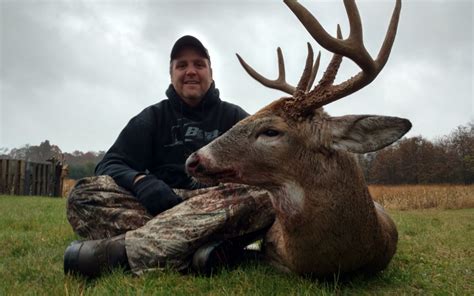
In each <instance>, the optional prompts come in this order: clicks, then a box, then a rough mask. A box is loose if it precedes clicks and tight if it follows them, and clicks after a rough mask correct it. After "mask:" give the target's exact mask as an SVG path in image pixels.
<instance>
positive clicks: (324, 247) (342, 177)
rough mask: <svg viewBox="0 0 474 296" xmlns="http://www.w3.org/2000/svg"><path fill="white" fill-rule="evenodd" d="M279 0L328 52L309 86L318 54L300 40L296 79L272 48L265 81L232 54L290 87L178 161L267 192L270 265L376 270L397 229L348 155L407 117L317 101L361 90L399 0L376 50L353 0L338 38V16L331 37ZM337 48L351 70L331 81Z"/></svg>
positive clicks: (399, 129) (406, 124)
mask: <svg viewBox="0 0 474 296" xmlns="http://www.w3.org/2000/svg"><path fill="white" fill-rule="evenodd" d="M284 3H285V4H286V5H287V6H288V7H289V9H290V10H291V11H292V12H293V13H294V15H296V17H297V18H298V19H299V21H300V22H301V23H302V24H303V26H304V27H305V28H306V30H307V31H308V32H309V33H310V35H311V36H312V38H314V40H315V41H316V42H317V43H319V44H320V45H321V46H322V47H323V48H325V49H326V50H328V51H329V52H331V53H333V56H332V58H331V60H330V62H329V64H328V66H327V69H326V71H325V72H324V74H323V75H322V78H321V79H320V81H319V83H318V84H317V85H315V86H314V88H312V85H313V82H314V80H315V77H316V73H317V71H318V67H319V64H320V57H321V53H319V55H318V57H317V59H316V61H314V52H313V50H312V47H311V45H310V44H309V43H308V54H307V58H306V64H305V67H304V71H303V74H302V75H301V78H300V80H299V82H298V84H297V86H296V87H295V86H292V85H290V84H288V83H287V82H286V78H285V68H284V60H283V55H282V51H281V49H280V48H278V49H277V56H278V65H279V75H278V78H277V79H275V80H270V79H267V78H265V77H264V76H262V75H261V74H259V73H258V72H256V71H255V70H254V69H253V68H252V67H251V66H249V65H248V64H247V63H246V62H245V61H244V60H243V59H242V58H241V57H240V55H238V54H237V58H238V60H239V61H240V63H241V65H242V66H243V68H244V69H245V70H246V72H247V73H248V74H249V75H250V76H251V77H253V78H254V79H256V80H257V81H258V82H260V83H261V84H263V85H264V86H266V87H269V88H272V89H277V90H281V91H283V92H285V93H287V94H289V95H290V96H285V97H282V98H280V99H277V100H275V101H273V102H272V103H270V104H269V105H267V106H265V107H263V108H262V109H260V110H259V111H257V112H256V113H254V114H253V115H251V116H249V117H247V118H245V119H243V120H242V121H240V122H239V123H237V124H236V125H234V127H232V128H231V129H230V130H228V131H227V132H226V133H224V134H223V135H221V136H220V137H218V138H217V139H215V140H214V141H213V142H211V143H209V144H208V145H207V146H204V147H202V148H201V149H199V150H197V151H195V152H194V153H193V154H191V155H190V156H189V157H188V159H187V160H186V164H185V166H186V170H187V172H188V174H190V175H191V176H193V177H194V178H195V179H197V180H198V181H199V182H203V183H210V184H215V183H216V182H226V183H240V184H248V185H251V186H258V187H260V188H263V189H266V190H267V191H268V192H269V193H270V198H271V202H272V207H273V209H274V211H275V216H276V218H275V221H274V223H273V225H272V226H271V227H270V229H269V230H268V231H267V233H266V235H265V238H264V240H263V244H264V246H263V249H264V251H265V257H266V258H267V259H268V261H269V262H270V263H271V264H272V265H274V266H276V267H277V268H278V269H280V270H282V271H285V272H292V273H296V274H301V275H304V274H310V275H315V276H328V275H329V276H331V275H334V274H349V273H354V272H356V273H357V272H366V273H377V272H380V271H382V270H384V269H385V268H386V267H387V266H388V264H389V262H390V261H391V259H392V257H393V256H394V254H395V252H396V249H397V242H398V232H397V228H396V225H395V223H394V221H393V220H392V219H391V217H390V216H389V215H388V214H387V212H385V211H384V209H383V207H382V206H381V205H379V204H378V203H376V202H374V201H373V199H372V197H371V196H370V193H369V190H368V187H367V184H366V182H365V179H364V176H363V173H362V171H361V168H360V166H359V164H358V162H357V160H356V158H355V154H361V153H367V152H372V151H376V150H379V149H382V148H383V147H386V146H388V145H390V144H392V143H393V142H395V141H397V140H398V139H399V138H401V137H402V136H403V135H404V134H405V133H407V132H408V131H409V130H410V128H411V123H410V121H409V120H407V119H404V118H398V117H390V116H377V115H346V116H339V117H331V116H330V115H329V114H327V113H326V112H325V111H324V110H323V106H325V105H327V104H329V103H332V102H334V101H336V100H339V99H341V98H344V97H347V96H348V95H350V94H352V93H354V92H356V91H358V90H360V89H362V88H363V87H365V86H366V85H368V84H369V83H371V82H372V81H373V80H374V79H375V78H376V77H377V75H378V74H379V73H380V71H381V70H382V68H383V67H384V65H385V64H386V62H387V60H388V57H389V55H390V52H391V48H392V45H393V43H394V40H395V35H396V31H397V27H398V20H399V16H400V10H401V1H400V0H396V3H395V8H394V10H393V13H392V16H391V20H390V23H389V26H388V29H387V33H386V36H385V39H384V42H383V44H382V46H381V49H380V51H379V53H378V56H377V58H376V59H373V58H372V57H371V56H370V54H369V53H368V52H367V50H366V49H365V46H364V44H363V40H362V39H363V38H362V23H361V19H360V15H359V12H358V8H357V6H356V4H355V1H354V0H344V6H345V9H346V12H347V15H348V19H349V25H350V34H349V36H348V37H347V38H346V39H343V37H342V33H341V28H340V26H339V25H338V26H337V37H332V36H331V35H330V34H329V33H327V32H326V30H325V29H324V28H323V27H322V25H321V24H320V23H319V22H318V20H317V19H316V18H315V17H314V16H313V14H312V13H311V12H309V11H308V10H307V9H306V8H305V7H304V6H302V5H301V4H299V3H298V2H297V1H295V0H285V1H284ZM343 57H347V58H349V59H351V60H352V61H353V62H355V63H356V64H357V65H358V67H359V68H360V70H361V71H360V72H359V73H358V74H356V75H355V76H353V77H351V78H349V79H347V80H346V81H344V82H342V83H340V84H334V80H335V77H336V74H337V71H338V69H339V66H340V64H341V62H342V59H343Z"/></svg>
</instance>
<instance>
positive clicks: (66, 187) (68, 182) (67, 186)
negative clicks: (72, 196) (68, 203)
mask: <svg viewBox="0 0 474 296" xmlns="http://www.w3.org/2000/svg"><path fill="white" fill-rule="evenodd" d="M74 185H76V180H74V179H64V181H63V194H62V197H68V196H69V193H70V192H71V190H72V188H73V187H74Z"/></svg>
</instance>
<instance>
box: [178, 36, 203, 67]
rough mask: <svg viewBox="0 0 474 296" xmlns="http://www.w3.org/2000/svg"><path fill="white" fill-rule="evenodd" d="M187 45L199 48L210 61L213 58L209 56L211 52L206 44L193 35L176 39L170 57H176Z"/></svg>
mask: <svg viewBox="0 0 474 296" xmlns="http://www.w3.org/2000/svg"><path fill="white" fill-rule="evenodd" d="M186 47H193V48H195V49H197V50H198V51H199V53H201V55H202V56H203V57H205V58H206V59H208V60H209V61H210V60H211V58H210V57H209V52H208V51H207V49H206V48H205V47H204V45H202V43H201V41H199V39H197V38H196V37H193V36H191V35H185V36H183V37H181V38H179V39H178V40H176V42H175V44H174V45H173V48H172V49H171V54H170V59H171V60H173V59H175V58H176V56H177V55H178V53H179V52H180V51H181V50H182V49H183V48H186Z"/></svg>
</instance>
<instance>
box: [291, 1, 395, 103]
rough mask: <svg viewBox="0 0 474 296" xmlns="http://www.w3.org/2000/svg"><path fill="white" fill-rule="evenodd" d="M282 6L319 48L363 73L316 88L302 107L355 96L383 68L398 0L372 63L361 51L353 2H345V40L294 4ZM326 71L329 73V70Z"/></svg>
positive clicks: (292, 2)
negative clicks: (292, 14) (351, 95)
mask: <svg viewBox="0 0 474 296" xmlns="http://www.w3.org/2000/svg"><path fill="white" fill-rule="evenodd" d="M284 2H285V3H286V5H287V6H288V7H289V8H290V9H291V10H292V11H293V13H294V14H295V15H296V16H297V17H298V19H299V20H300V21H301V23H302V24H303V25H304V26H305V28H306V30H307V31H308V32H309V33H310V34H311V36H313V38H314V39H315V40H316V41H317V42H318V43H319V44H320V45H321V46H322V47H324V48H325V49H327V50H329V51H331V52H334V53H335V54H339V55H341V56H345V57H348V58H350V59H351V60H353V61H354V62H355V63H356V64H357V65H358V66H359V67H360V68H361V69H362V71H361V72H359V73H358V74H357V75H356V76H354V77H352V78H350V79H348V80H347V81H345V82H343V83H341V84H339V85H332V83H331V85H328V86H326V87H323V85H321V86H320V84H318V85H317V86H316V87H315V89H314V90H313V91H311V92H310V93H308V95H307V97H306V100H309V101H312V103H311V104H305V105H311V106H312V108H314V109H315V108H319V107H322V106H324V105H327V104H329V103H331V102H334V101H336V100H338V99H340V98H343V97H345V96H347V95H349V94H351V93H354V92H356V91H358V90H360V89H361V88H363V87H364V86H366V85H368V84H369V83H370V82H372V81H373V80H374V79H375V78H376V77H377V75H378V74H379V73H380V71H381V70H382V68H383V67H384V66H385V64H386V62H387V60H388V57H389V55H390V51H391V49H392V45H393V42H394V40H395V35H396V33H397V26H398V20H399V18H400V10H401V0H396V5H395V8H394V11H393V14H392V18H391V20H390V25H389V28H388V30H387V34H386V36H385V40H384V42H383V44H382V47H381V49H380V51H379V54H378V56H377V59H376V60H373V59H372V57H371V56H370V54H369V53H368V52H367V50H366V49H365V47H364V43H363V40H362V39H363V34H362V22H361V19H360V15H359V11H358V9H357V5H356V4H355V1H354V0H344V6H345V8H346V12H347V15H348V18H349V24H350V34H349V37H348V38H347V39H344V40H341V39H340V38H334V37H332V36H331V35H329V34H328V33H327V32H326V30H324V28H323V27H322V26H321V24H320V23H319V22H318V20H317V19H316V18H315V17H314V16H313V15H312V14H311V13H310V12H309V11H308V10H307V9H306V8H305V7H303V6H302V5H301V4H299V3H298V2H296V1H295V0H285V1H284ZM339 31H340V30H339V29H338V32H339ZM338 34H339V33H338ZM330 66H331V65H330ZM337 67H339V66H337ZM328 70H330V69H329V67H328ZM336 72H337V69H336ZM323 90H324V91H323ZM323 93H324V95H323Z"/></svg>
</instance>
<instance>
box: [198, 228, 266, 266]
mask: <svg viewBox="0 0 474 296" xmlns="http://www.w3.org/2000/svg"><path fill="white" fill-rule="evenodd" d="M267 230H268V228H266V229H262V230H260V231H257V232H253V233H249V234H246V235H243V236H240V237H237V238H233V239H232V240H222V241H213V242H209V243H207V244H205V245H203V246H201V247H200V248H199V249H198V250H197V251H196V252H195V253H194V255H193V260H192V262H191V267H192V269H193V270H194V271H195V272H197V273H200V274H203V275H210V274H212V272H213V271H214V270H216V269H217V268H219V267H234V266H235V265H237V264H239V263H242V262H249V261H259V260H262V259H263V252H261V251H260V250H250V249H246V248H245V247H246V246H248V245H249V244H251V243H252V242H255V241H257V240H258V239H260V238H262V237H263V236H264V234H265V233H266V231H267Z"/></svg>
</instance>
